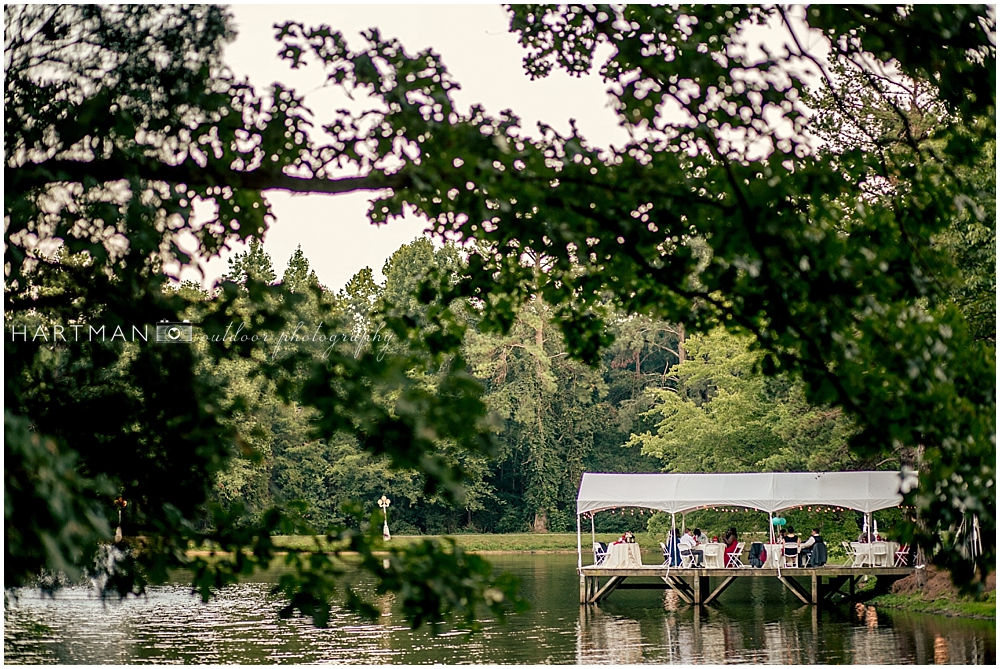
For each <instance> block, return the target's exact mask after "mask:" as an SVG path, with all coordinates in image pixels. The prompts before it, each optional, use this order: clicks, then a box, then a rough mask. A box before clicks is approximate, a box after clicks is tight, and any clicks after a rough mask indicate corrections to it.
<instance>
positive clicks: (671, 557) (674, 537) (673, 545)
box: [663, 529, 681, 567]
mask: <svg viewBox="0 0 1000 669" xmlns="http://www.w3.org/2000/svg"><path fill="white" fill-rule="evenodd" d="M680 543H681V531H680V530H677V529H675V530H673V531H671V532H670V534H669V535H668V536H667V542H666V547H667V552H666V554H665V555H664V556H663V557H664V559H665V561H666V564H667V566H670V567H680V566H681V548H680Z"/></svg>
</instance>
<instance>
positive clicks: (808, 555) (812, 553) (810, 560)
mask: <svg viewBox="0 0 1000 669" xmlns="http://www.w3.org/2000/svg"><path fill="white" fill-rule="evenodd" d="M820 544H822V545H823V548H826V544H825V543H824V542H823V537H821V536H820V534H819V529H818V528H814V529H813V531H812V534H811V535H810V536H809V538H808V539H806V540H805V541H803V542H802V546H801V547H800V548H799V566H800V567H804V566H806V565H808V566H810V567H822V566H823V565H824V564H826V551H825V550H822V551H821V550H818V549H817V547H818V546H819V545H820ZM820 553H822V555H820Z"/></svg>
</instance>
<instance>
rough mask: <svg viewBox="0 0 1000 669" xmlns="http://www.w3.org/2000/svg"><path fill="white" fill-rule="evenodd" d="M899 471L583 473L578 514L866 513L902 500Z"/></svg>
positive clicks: (577, 505) (578, 500)
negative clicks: (632, 510) (816, 509)
mask: <svg viewBox="0 0 1000 669" xmlns="http://www.w3.org/2000/svg"><path fill="white" fill-rule="evenodd" d="M902 481H903V479H902V477H901V475H900V473H899V472H781V473H770V474H760V473H751V474H593V473H589V472H588V473H585V474H584V475H583V480H582V481H580V493H579V495H578V496H577V498H576V513H577V515H580V514H583V513H587V512H590V511H601V510H604V509H613V508H616V507H625V506H632V507H641V508H646V509H655V510H657V511H665V512H667V513H683V512H686V511H692V510H694V509H699V508H704V507H709V506H741V507H746V508H750V509H758V510H760V511H765V512H768V513H774V512H777V511H781V510H783V509H790V508H793V507H797V506H839V507H844V508H848V509H855V510H857V511H863V512H865V513H871V512H872V511H878V510H879V509H886V508H889V507H893V506H898V505H899V504H900V503H902V501H903V496H902V494H901V493H900V485H901V483H902Z"/></svg>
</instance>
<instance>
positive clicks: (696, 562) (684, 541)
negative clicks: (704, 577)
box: [681, 530, 705, 567]
mask: <svg viewBox="0 0 1000 669" xmlns="http://www.w3.org/2000/svg"><path fill="white" fill-rule="evenodd" d="M697 546H698V542H697V541H696V540H695V538H694V536H693V535H692V534H691V530H686V531H685V532H684V536H682V537H681V552H682V553H683V551H684V550H685V549H686V550H690V551H691V555H692V557H693V558H694V559H693V561H692V564H693V566H695V567H702V566H704V564H705V551H700V550H697V548H696V547H697Z"/></svg>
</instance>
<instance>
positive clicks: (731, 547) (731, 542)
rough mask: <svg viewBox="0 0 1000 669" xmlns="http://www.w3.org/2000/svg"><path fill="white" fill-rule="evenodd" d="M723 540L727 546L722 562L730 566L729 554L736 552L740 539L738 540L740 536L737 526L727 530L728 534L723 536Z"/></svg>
mask: <svg viewBox="0 0 1000 669" xmlns="http://www.w3.org/2000/svg"><path fill="white" fill-rule="evenodd" d="M723 540H724V543H725V544H726V548H725V550H724V551H723V560H724V561H723V563H722V564H724V565H725V566H727V567H728V566H729V556H730V555H732V554H733V553H735V552H736V545H737V544H738V543H739V540H738V538H737V536H736V528H735V527H730V528H729V529H728V530H726V536H725V537H723Z"/></svg>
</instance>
